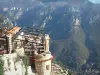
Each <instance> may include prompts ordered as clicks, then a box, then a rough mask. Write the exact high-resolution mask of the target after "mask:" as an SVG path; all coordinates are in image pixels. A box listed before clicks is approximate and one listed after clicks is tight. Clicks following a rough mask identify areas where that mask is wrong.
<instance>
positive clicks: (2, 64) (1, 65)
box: [0, 58, 4, 75]
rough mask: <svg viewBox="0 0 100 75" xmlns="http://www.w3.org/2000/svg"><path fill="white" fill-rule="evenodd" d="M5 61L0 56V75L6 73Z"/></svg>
mask: <svg viewBox="0 0 100 75" xmlns="http://www.w3.org/2000/svg"><path fill="white" fill-rule="evenodd" d="M3 66H4V62H3V60H1V58H0V75H4V67H3Z"/></svg>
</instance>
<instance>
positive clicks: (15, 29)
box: [7, 26, 21, 37]
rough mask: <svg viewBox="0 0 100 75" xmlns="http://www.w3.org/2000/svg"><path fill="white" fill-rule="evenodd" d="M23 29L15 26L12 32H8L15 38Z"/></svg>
mask: <svg viewBox="0 0 100 75" xmlns="http://www.w3.org/2000/svg"><path fill="white" fill-rule="evenodd" d="M20 29H21V27H18V26H15V27H13V28H12V29H11V30H8V31H7V32H8V34H11V36H12V37H13V36H14V35H15V34H16V33H18V32H19V31H20Z"/></svg>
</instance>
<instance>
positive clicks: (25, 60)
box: [23, 56, 29, 75]
mask: <svg viewBox="0 0 100 75" xmlns="http://www.w3.org/2000/svg"><path fill="white" fill-rule="evenodd" d="M23 63H24V65H25V69H26V72H25V75H27V67H28V66H29V57H28V56H24V57H23Z"/></svg>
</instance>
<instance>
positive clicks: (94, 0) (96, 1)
mask: <svg viewBox="0 0 100 75" xmlns="http://www.w3.org/2000/svg"><path fill="white" fill-rule="evenodd" d="M90 1H92V2H93V3H100V0H90Z"/></svg>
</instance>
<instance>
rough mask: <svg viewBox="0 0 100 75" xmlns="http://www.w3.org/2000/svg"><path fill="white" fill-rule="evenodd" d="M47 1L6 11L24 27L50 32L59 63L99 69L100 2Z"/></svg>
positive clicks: (51, 46)
mask: <svg viewBox="0 0 100 75" xmlns="http://www.w3.org/2000/svg"><path fill="white" fill-rule="evenodd" d="M33 1H35V0H33ZM43 1H44V2H41V1H38V2H35V3H36V4H33V5H31V6H25V7H24V6H23V7H24V8H23V7H22V6H20V7H17V5H16V7H14V6H13V7H12V8H13V9H12V8H11V7H10V8H9V10H7V11H3V10H2V13H3V14H6V15H7V16H8V17H9V18H10V19H11V20H13V19H14V20H13V22H16V23H17V24H18V25H20V26H23V27H27V26H28V27H34V28H35V27H36V28H40V29H43V30H44V32H45V33H49V34H50V36H51V43H50V49H51V51H52V53H53V55H54V56H55V59H56V61H57V62H60V63H61V64H63V65H64V66H66V67H68V68H71V69H75V70H80V69H81V68H84V67H85V69H87V66H86V65H89V67H90V68H93V69H97V70H98V69H99V68H100V67H99V65H100V55H99V54H100V51H99V49H100V48H99V47H100V46H99V45H100V39H99V38H100V34H99V31H100V30H99V28H100V25H99V24H100V23H99V22H100V21H99V20H100V11H99V7H100V4H93V3H91V2H89V1H87V0H75V2H74V1H73V0H63V1H61V0H57V1H56V0H55V1H50V0H48V1H47V0H43ZM25 3H26V2H25ZM33 3H34V2H33ZM16 4H17V3H16ZM29 4H30V3H29ZM9 15H10V16H9ZM12 16H13V17H12ZM12 18H13V19H12ZM91 63H92V64H91Z"/></svg>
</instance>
